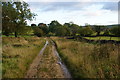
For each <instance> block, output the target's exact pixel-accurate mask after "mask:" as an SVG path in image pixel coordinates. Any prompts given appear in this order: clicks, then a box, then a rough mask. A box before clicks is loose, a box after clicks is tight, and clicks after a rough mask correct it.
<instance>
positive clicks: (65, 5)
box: [29, 2, 118, 12]
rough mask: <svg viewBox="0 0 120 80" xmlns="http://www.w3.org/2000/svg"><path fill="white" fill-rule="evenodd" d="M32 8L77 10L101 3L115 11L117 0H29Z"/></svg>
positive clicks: (41, 9)
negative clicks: (111, 0)
mask: <svg viewBox="0 0 120 80" xmlns="http://www.w3.org/2000/svg"><path fill="white" fill-rule="evenodd" d="M29 4H30V6H31V7H32V8H34V9H35V8H36V9H39V11H43V12H47V11H57V10H65V11H79V10H82V9H84V7H89V6H90V5H93V4H95V5H98V4H100V5H103V8H102V9H106V10H111V11H116V10H118V3H117V2H30V3H29Z"/></svg>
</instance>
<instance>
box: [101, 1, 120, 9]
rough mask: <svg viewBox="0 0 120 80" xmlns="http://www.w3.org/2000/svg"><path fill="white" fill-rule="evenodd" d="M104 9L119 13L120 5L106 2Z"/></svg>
mask: <svg viewBox="0 0 120 80" xmlns="http://www.w3.org/2000/svg"><path fill="white" fill-rule="evenodd" d="M103 4H104V6H103V9H106V10H111V11H117V10H118V3H117V2H104V3H103ZM119 6H120V4H119Z"/></svg>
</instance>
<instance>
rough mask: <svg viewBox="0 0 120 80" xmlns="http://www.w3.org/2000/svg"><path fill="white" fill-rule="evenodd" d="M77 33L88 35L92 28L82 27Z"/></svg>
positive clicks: (91, 32) (90, 33)
mask: <svg viewBox="0 0 120 80" xmlns="http://www.w3.org/2000/svg"><path fill="white" fill-rule="evenodd" d="M79 34H80V35H81V36H90V35H92V34H93V30H92V29H91V27H84V28H81V29H80V30H79Z"/></svg>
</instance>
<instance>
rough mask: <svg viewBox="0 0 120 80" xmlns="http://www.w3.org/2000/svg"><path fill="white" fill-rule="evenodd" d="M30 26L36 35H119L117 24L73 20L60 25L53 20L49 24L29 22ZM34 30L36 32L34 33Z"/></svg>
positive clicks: (119, 28) (119, 30)
mask: <svg viewBox="0 0 120 80" xmlns="http://www.w3.org/2000/svg"><path fill="white" fill-rule="evenodd" d="M31 26H32V27H33V28H34V34H35V35H37V36H76V35H79V36H92V35H95V36H100V35H103V36H110V35H115V36H120V27H119V26H118V25H115V26H113V27H111V28H110V27H108V26H101V25H85V26H79V25H77V24H74V23H73V22H69V23H64V24H63V25H62V24H60V23H59V22H58V21H56V20H54V21H51V23H50V24H45V23H39V24H38V26H37V25H36V24H31ZM36 29H37V30H36ZM36 32H37V33H38V34H36ZM101 32H102V34H101Z"/></svg>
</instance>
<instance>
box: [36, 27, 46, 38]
mask: <svg viewBox="0 0 120 80" xmlns="http://www.w3.org/2000/svg"><path fill="white" fill-rule="evenodd" d="M43 34H44V33H43V31H42V29H40V28H38V27H36V28H34V35H36V36H38V37H41V36H43Z"/></svg>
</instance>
